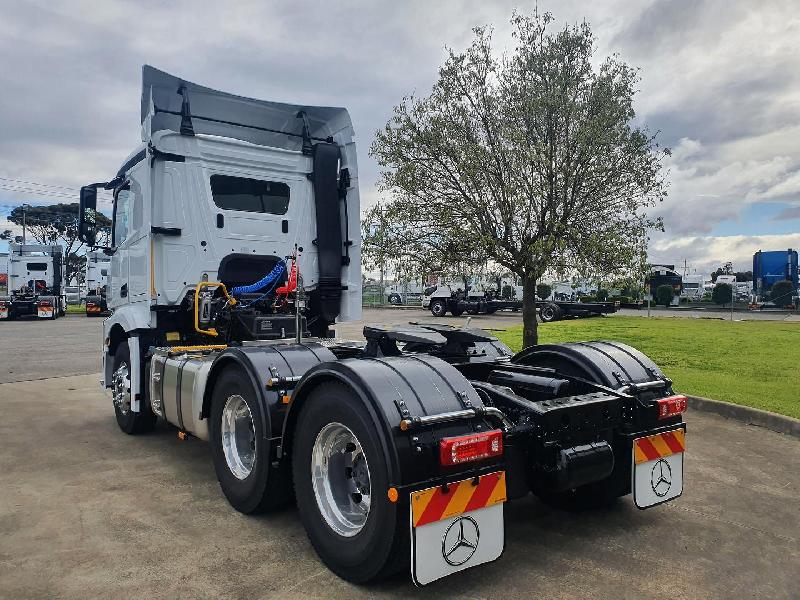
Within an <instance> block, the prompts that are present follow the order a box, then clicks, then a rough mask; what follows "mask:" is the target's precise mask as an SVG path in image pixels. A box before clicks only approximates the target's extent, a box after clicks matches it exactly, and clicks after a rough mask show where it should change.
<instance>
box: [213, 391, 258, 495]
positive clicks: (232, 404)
mask: <svg viewBox="0 0 800 600" xmlns="http://www.w3.org/2000/svg"><path fill="white" fill-rule="evenodd" d="M221 432H222V452H223V453H224V454H225V462H227V463H228V468H229V469H230V470H231V473H233V475H234V476H235V477H236V478H237V479H246V478H247V476H248V475H250V473H251V472H252V471H253V465H254V464H255V462H256V430H255V426H254V425H253V415H252V413H251V412H250V407H249V406H247V402H245V399H244V398H242V397H241V396H239V395H238V394H237V395H234V396H230V397H229V398H228V400H227V401H226V402H225V407H224V408H223V409H222V425H221Z"/></svg>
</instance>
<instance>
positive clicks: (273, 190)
mask: <svg viewBox="0 0 800 600" xmlns="http://www.w3.org/2000/svg"><path fill="white" fill-rule="evenodd" d="M211 195H212V196H213V198H214V204H216V205H217V206H218V207H220V208H223V209H225V210H240V211H244V212H256V213H267V214H271V215H285V214H286V211H287V210H289V186H288V185H286V184H285V183H282V182H279V181H264V180H261V179H248V178H246V177H232V176H230V175H212V176H211Z"/></svg>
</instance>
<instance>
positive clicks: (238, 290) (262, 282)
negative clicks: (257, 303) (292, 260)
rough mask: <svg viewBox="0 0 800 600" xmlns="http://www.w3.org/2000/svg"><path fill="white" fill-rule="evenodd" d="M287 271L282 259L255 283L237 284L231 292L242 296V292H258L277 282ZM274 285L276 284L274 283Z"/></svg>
mask: <svg viewBox="0 0 800 600" xmlns="http://www.w3.org/2000/svg"><path fill="white" fill-rule="evenodd" d="M285 271H286V267H285V266H284V264H283V261H281V262H279V263H278V264H276V265H275V267H273V269H272V271H270V272H269V273H267V274H266V275H265V276H264V277H262V278H261V279H259V280H258V281H256V282H255V283H251V284H250V285H237V286H236V287H235V288H233V289H232V290H231V294H232V295H234V296H240V295H241V294H252V293H253V292H258V291H259V290H262V289H264V288H265V287H267V286H268V285H270V284H274V283H276V282H277V281H278V279H279V278H280V276H281V275H283V273H284V272H285ZM273 287H275V286H274V285H273Z"/></svg>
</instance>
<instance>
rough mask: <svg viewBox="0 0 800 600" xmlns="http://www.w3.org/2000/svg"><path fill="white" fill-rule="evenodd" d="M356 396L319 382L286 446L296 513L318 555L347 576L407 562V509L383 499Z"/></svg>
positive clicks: (382, 572) (374, 439) (365, 575)
mask: <svg viewBox="0 0 800 600" xmlns="http://www.w3.org/2000/svg"><path fill="white" fill-rule="evenodd" d="M368 414H369V413H368V412H367V411H366V410H365V408H364V406H363V405H362V404H361V401H360V399H359V398H358V397H356V395H355V394H354V393H353V392H352V391H351V390H350V389H349V388H347V387H345V386H344V385H341V384H338V383H324V384H322V385H320V386H319V387H318V388H316V389H315V390H314V391H313V392H312V393H311V395H310V396H309V397H308V399H307V400H306V403H305V405H304V406H303V407H302V409H301V412H300V415H299V416H298V420H297V425H296V428H295V438H294V442H293V449H292V469H293V473H294V487H295V496H296V498H297V506H298V508H299V510H300V518H301V519H302V521H303V525H304V526H305V528H306V532H307V533H308V537H309V539H310V540H311V543H312V545H313V546H314V549H315V550H316V551H317V554H319V556H320V558H321V559H322V561H323V562H324V563H325V564H326V565H327V566H328V567H329V568H330V569H331V570H332V571H333V572H335V573H336V574H337V575H339V576H340V577H342V578H344V579H347V580H349V581H353V582H365V581H369V580H372V579H376V578H379V577H384V576H387V575H390V574H392V573H395V572H397V571H399V570H400V569H402V568H404V567H407V565H408V559H409V547H408V543H409V540H408V537H409V536H408V531H407V528H408V513H407V509H401V508H399V507H398V505H397V504H393V503H391V502H389V499H388V498H387V491H388V489H389V479H388V477H389V475H388V467H387V465H386V458H385V456H384V454H383V451H382V450H381V446H380V443H379V441H378V434H377V428H376V427H375V424H374V423H373V422H372V421H371V420H370V417H369V416H368Z"/></svg>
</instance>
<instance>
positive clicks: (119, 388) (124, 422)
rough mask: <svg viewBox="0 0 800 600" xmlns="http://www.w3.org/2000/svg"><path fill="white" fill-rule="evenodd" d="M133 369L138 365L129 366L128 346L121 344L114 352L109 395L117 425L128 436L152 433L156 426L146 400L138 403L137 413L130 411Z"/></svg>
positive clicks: (125, 343) (154, 418) (154, 417)
mask: <svg viewBox="0 0 800 600" xmlns="http://www.w3.org/2000/svg"><path fill="white" fill-rule="evenodd" d="M133 368H137V369H138V368H139V365H133V366H132V365H131V357H130V350H129V349H128V344H127V342H122V343H121V344H120V345H119V346H117V350H116V352H114V362H113V367H112V371H111V372H112V375H111V394H112V398H113V401H114V414H115V415H116V417H117V425H119V428H120V429H122V431H124V432H125V433H127V434H128V435H136V434H139V433H145V432H148V431H152V429H153V427H154V426H155V424H156V416H155V415H154V414H153V411H151V410H150V403H149V402H148V401H147V400H146V399H144V398H143V399H142V400H141V401H140V402H139V412H133V411H132V410H131V370H132V369H133ZM143 387H144V386H143Z"/></svg>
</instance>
